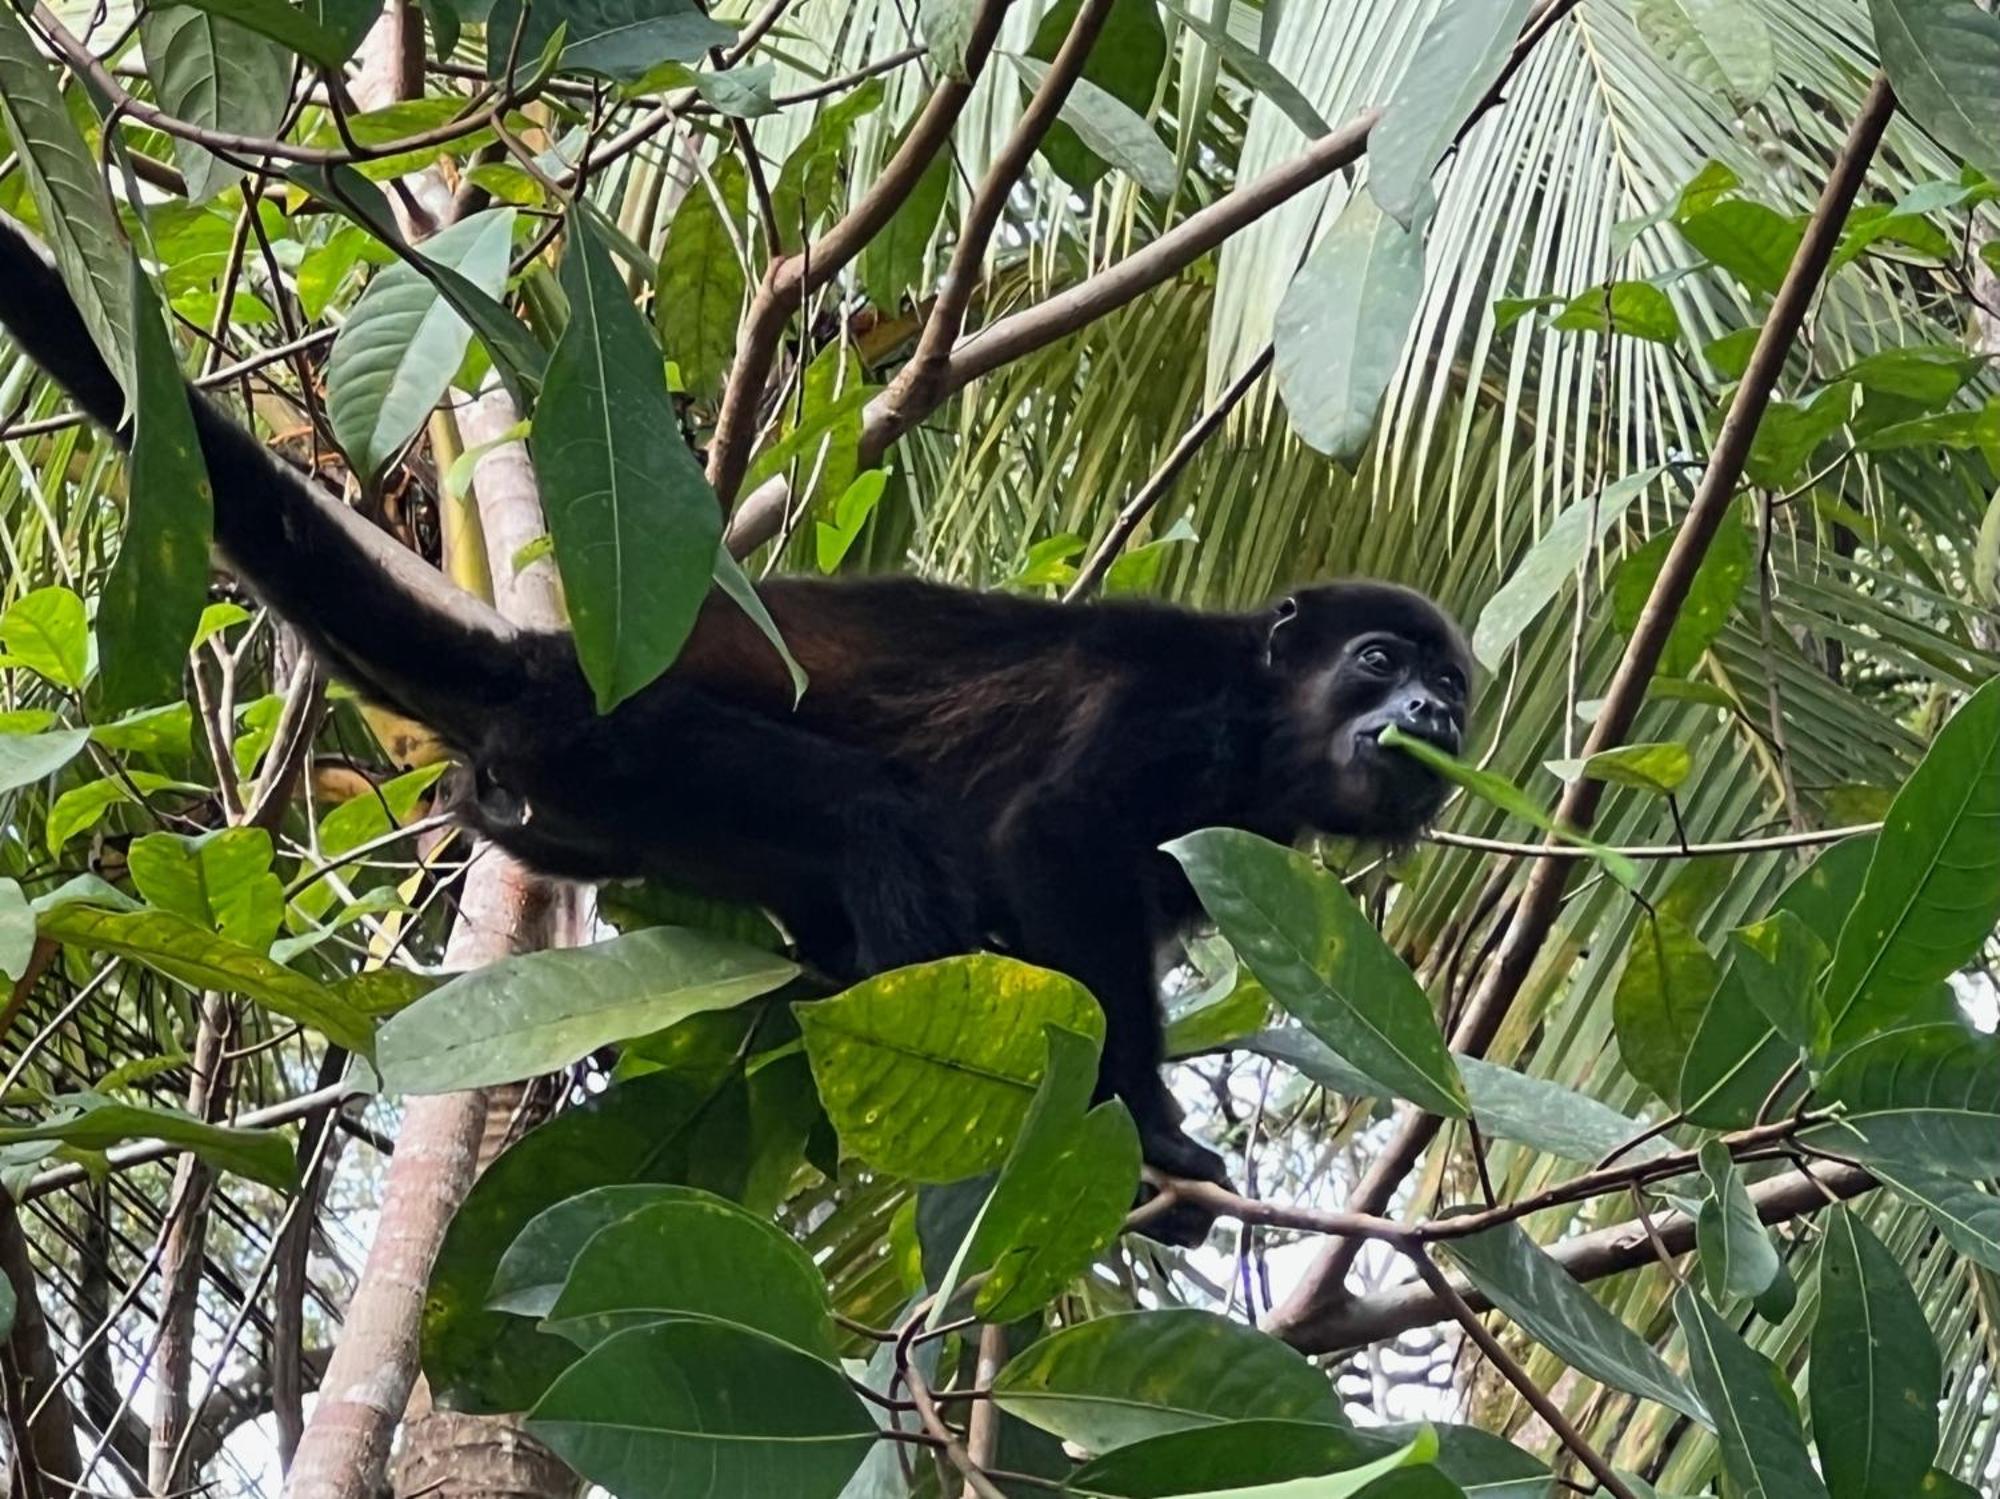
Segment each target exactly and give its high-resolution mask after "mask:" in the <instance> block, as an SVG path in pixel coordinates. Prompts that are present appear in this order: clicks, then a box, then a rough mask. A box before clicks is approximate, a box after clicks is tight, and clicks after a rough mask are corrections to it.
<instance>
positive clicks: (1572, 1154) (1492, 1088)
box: [1243, 1027, 1670, 1165]
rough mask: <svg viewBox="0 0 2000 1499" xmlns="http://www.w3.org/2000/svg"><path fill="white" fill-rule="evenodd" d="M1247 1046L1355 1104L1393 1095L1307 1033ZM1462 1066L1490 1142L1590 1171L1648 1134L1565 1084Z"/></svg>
mask: <svg viewBox="0 0 2000 1499" xmlns="http://www.w3.org/2000/svg"><path fill="white" fill-rule="evenodd" d="M1243 1047H1244V1049H1245V1050H1246V1051H1253V1052H1256V1053H1257V1054H1258V1055H1260V1056H1267V1057H1275V1058H1276V1059H1277V1060H1278V1061H1281V1062H1283V1063H1285V1064H1286V1065H1288V1066H1291V1067H1296V1068H1297V1069H1298V1070H1299V1071H1300V1072H1302V1073H1304V1074H1305V1075H1306V1076H1307V1077H1309V1078H1311V1079H1312V1080H1313V1081H1314V1082H1315V1083H1318V1084H1319V1085H1320V1086H1321V1087H1322V1088H1330V1089H1331V1090H1332V1091H1334V1092H1335V1093H1339V1094H1342V1095H1344V1096H1346V1097H1349V1098H1373V1097H1379V1096H1383V1095H1385V1094H1387V1092H1388V1089H1386V1088H1384V1087H1383V1086H1382V1085H1381V1084H1380V1083H1378V1082H1376V1081H1375V1080H1374V1079H1373V1078H1371V1077H1369V1076H1367V1074H1365V1073H1363V1072H1362V1071H1361V1070H1360V1069H1359V1068H1357V1067H1353V1066H1350V1065H1349V1064H1348V1063H1346V1062H1344V1061H1342V1060H1341V1059H1340V1058H1339V1057H1337V1056H1335V1055H1334V1053H1333V1051H1332V1050H1331V1049H1330V1048H1329V1047H1328V1046H1327V1045H1326V1044H1325V1043H1324V1042H1322V1041H1320V1040H1319V1039H1318V1038H1317V1037H1315V1036H1314V1035H1312V1033H1311V1032H1309V1031H1306V1030H1302V1029H1298V1028H1295V1027H1286V1028H1282V1029H1272V1030H1262V1031H1258V1032H1257V1033H1256V1034H1255V1035H1253V1036H1250V1037H1248V1038H1247V1039H1245V1040H1244V1042H1243ZM1457 1062H1458V1072H1459V1076H1460V1077H1462V1078H1463V1079H1464V1080H1465V1092H1466V1096H1467V1097H1468V1098H1469V1099H1470V1100H1471V1103H1472V1117H1473V1118H1474V1119H1476V1120H1477V1121H1478V1122H1479V1128H1480V1129H1481V1130H1482V1131H1484V1132H1485V1133H1486V1135H1487V1136H1488V1137H1489V1138H1492V1139H1496V1140H1518V1141H1520V1142H1521V1143H1522V1144H1524V1145H1531V1146H1533V1147H1534V1148H1535V1149H1536V1150H1543V1151H1547V1152H1548V1153H1549V1154H1550V1155H1553V1156H1558V1157H1560V1158H1561V1159H1563V1160H1566V1161H1580V1162H1582V1163H1583V1164H1584V1165H1590V1164H1592V1163H1594V1162H1596V1161H1599V1160H1601V1159H1603V1158H1604V1157H1605V1156H1607V1155H1609V1154H1610V1153H1611V1152H1612V1151H1613V1150H1615V1149H1617V1148H1618V1147H1619V1146H1621V1145H1624V1144H1625V1143H1626V1142H1627V1141H1629V1140H1631V1139H1633V1138H1634V1137H1636V1136H1637V1135H1639V1134H1640V1133H1641V1132H1642V1131H1643V1130H1644V1129H1645V1125H1643V1124H1642V1123H1640V1122H1639V1121H1638V1120H1636V1119H1633V1118H1631V1117H1630V1116H1628V1115H1625V1114H1621V1113H1619V1112H1618V1111H1617V1110H1616V1109H1614V1108H1610V1107H1609V1106H1607V1105H1605V1104H1602V1103H1599V1102H1598V1101H1597V1100H1596V1099H1594V1098H1592V1097H1591V1096H1590V1095H1589V1094H1587V1093H1579V1092H1577V1091H1576V1090H1575V1089H1573V1088H1565V1087H1563V1086H1562V1085H1561V1084H1560V1083H1552V1082H1549V1081H1547V1080H1545V1079H1543V1078H1537V1077H1529V1076H1528V1075H1527V1074H1525V1073H1521V1072H1516V1071H1514V1070H1513V1069H1512V1068H1511V1067H1502V1066H1501V1065H1500V1064H1499V1063H1497V1062H1489V1061H1486V1060H1485V1059H1484V1058H1481V1057H1468V1056H1459V1057H1457ZM1669 1148H1670V1147H1669V1146H1668V1145H1666V1144H1665V1143H1664V1142H1663V1141H1660V1140H1647V1141H1644V1142H1642V1143H1641V1144H1639V1145H1635V1146H1633V1147H1632V1149H1631V1151H1630V1154H1631V1155H1632V1157H1633V1158H1635V1159H1639V1160H1643V1159H1644V1158H1645V1157H1647V1156H1649V1155H1659V1154H1662V1153H1663V1152H1665V1151H1666V1150H1668V1149H1669Z"/></svg>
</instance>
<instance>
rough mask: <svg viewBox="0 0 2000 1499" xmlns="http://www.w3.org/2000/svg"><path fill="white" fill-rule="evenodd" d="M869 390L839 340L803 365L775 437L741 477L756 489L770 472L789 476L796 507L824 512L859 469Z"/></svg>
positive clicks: (854, 357)
mask: <svg viewBox="0 0 2000 1499" xmlns="http://www.w3.org/2000/svg"><path fill="white" fill-rule="evenodd" d="M873 394H874V390H873V389H872V388H871V387H870V386H869V384H868V379H867V374H866V372H865V371H864V370H863V369H862V367H861V359H860V356H859V355H857V354H856V353H855V352H854V350H853V349H852V348H850V347H847V346H846V345H844V344H841V343H839V342H834V343H830V344H828V345H827V346H826V347H825V348H824V349H822V350H820V352H819V353H818V354H817V355H815V356H814V357H813V359H812V360H811V361H810V362H809V363H808V364H807V365H806V367H805V371H804V373H803V374H802V375H801V376H800V377H799V379H798V383H797V386H796V387H795V388H794V390H793V391H792V392H791V393H790V395H789V396H788V399H787V401H786V405H785V413H784V416H783V419H782V420H781V421H780V422H779V424H778V429H777V435H776V437H775V438H774V439H773V441H771V442H770V443H768V444H767V445H766V446H765V447H764V448H763V450H762V451H760V452H759V453H758V454H757V457H756V458H755V460H754V461H753V462H752V463H751V464H750V467H749V470H748V471H747V473H746V474H745V476H744V481H743V482H744V484H745V486H746V487H755V486H756V485H757V484H759V483H761V482H763V480H764V479H765V478H766V477H768V476H769V475H771V474H775V473H779V472H781V471H783V472H786V473H788V475H789V478H790V481H791V483H792V484H793V486H794V491H793V492H794V495H795V496H796V498H795V499H794V502H793V503H795V504H804V505H809V506H811V507H812V508H814V509H823V508H825V505H826V497H828V496H838V495H839V494H840V493H841V492H842V491H843V490H845V489H846V488H847V486H848V485H849V484H850V483H851V482H853V480H854V477H855V474H856V471H857V469H858V468H859V466H860V447H861V410H862V407H864V406H865V405H867V403H868V400H869V397H871V396H872V395H873Z"/></svg>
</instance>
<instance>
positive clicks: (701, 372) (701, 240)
mask: <svg viewBox="0 0 2000 1499" xmlns="http://www.w3.org/2000/svg"><path fill="white" fill-rule="evenodd" d="M710 175H711V177H713V179H714V182H715V190H714V191H713V192H710V191H709V189H708V186H707V184H706V183H702V182H696V183H694V184H693V185H692V186H690V187H689V189H688V193H687V196H686V197H685V198H683V199H681V206H680V207H679V208H677V209H675V210H674V218H673V223H672V225H671V226H670V227H669V228H668V230H667V241H666V243H665V244H664V245H663V246H661V248H660V265H659V270H658V271H657V273H656V274H655V276H654V278H653V285H654V291H653V318H654V322H655V324H656V325H657V326H658V328H659V330H660V342H661V343H662V344H663V345H664V346H665V347H666V351H667V357H668V358H669V359H672V360H673V361H674V362H675V363H676V364H678V365H679V366H680V370H681V381H682V383H683V384H684V385H685V386H686V388H687V391H688V394H689V395H691V396H693V397H695V399H697V400H703V401H712V400H714V399H715V398H716V397H717V396H718V395H720V394H721V392H722V377H723V376H724V375H726V374H728V373H729V361H730V359H731V358H732V357H733V356H734V354H735V352H736V325H737V323H738V321H739V320H740V319H741V317H742V312H743V296H744V292H745V290H746V289H747V283H746V281H745V278H744V274H743V261H742V259H741V258H740V256H739V254H738V251H737V235H738V234H740V233H742V227H743V225H744V223H745V222H746V221H745V218H744V214H745V211H746V205H747V204H748V202H749V197H748V194H749V188H748V186H747V185H746V184H747V179H746V178H745V176H744V173H743V163H742V162H741V161H739V160H738V159H737V158H736V157H734V156H723V157H721V158H719V159H718V160H717V161H716V163H715V166H714V168H713V169H712V171H711V173H710ZM718 197H719V198H720V199H721V200H722V201H721V204H720V206H718V205H717V202H716V199H717V198H718ZM731 226H735V228H736V233H734V234H733V233H731Z"/></svg>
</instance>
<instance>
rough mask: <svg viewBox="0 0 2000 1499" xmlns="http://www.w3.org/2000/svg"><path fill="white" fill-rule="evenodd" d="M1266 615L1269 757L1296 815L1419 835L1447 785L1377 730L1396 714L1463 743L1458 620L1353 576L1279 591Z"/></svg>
mask: <svg viewBox="0 0 2000 1499" xmlns="http://www.w3.org/2000/svg"><path fill="white" fill-rule="evenodd" d="M1264 626H1265V629H1266V631H1267V634H1266V637H1265V659H1266V661H1267V662H1268V663H1269V667H1270V670H1271V671H1272V673H1273V674H1274V676H1275V677H1276V679H1277V685H1278V688H1279V694H1280V702H1281V704H1282V707H1281V710H1280V712H1279V714H1278V734H1277V736H1276V739H1277V742H1276V743H1275V744H1274V745H1273V746H1272V749H1273V750H1274V752H1275V755H1276V759H1275V763H1272V764H1271V765H1270V767H1269V768H1270V771H1271V773H1272V774H1273V775H1275V776H1277V777H1280V778H1282V784H1283V785H1284V786H1286V787H1287V788H1288V795H1289V797H1290V798H1291V799H1292V806H1291V808H1290V810H1291V812H1292V814H1293V815H1294V816H1296V817H1297V818H1298V820H1299V821H1301V822H1303V823H1304V824H1305V825H1306V826H1308V827H1310V828H1313V829H1314V830H1316V831H1318V832H1322V833H1335V834H1346V835H1350V836H1355V837H1365V838H1385V839H1391V840H1401V839H1406V838H1409V837H1412V836H1414V835H1415V834H1416V833H1417V832H1418V831H1419V830H1420V829H1422V827H1423V826H1424V824H1425V823H1427V822H1428V821H1429V820H1430V819H1431V817H1432V816H1433V815H1434V814H1435V813H1436V811H1437V809H1438V806H1439V805H1440V803H1441V802H1442V801H1443V799H1444V792H1445V786H1444V783H1443V782H1442V781H1441V780H1440V779H1439V778H1438V777H1437V776H1436V775H1435V774H1434V773H1433V772H1431V771H1430V770H1428V769H1426V768H1425V767H1424V766H1423V765H1421V764H1419V763H1418V762H1417V761H1416V760H1414V759H1412V758H1411V757H1410V756H1408V755H1406V754H1403V753H1402V752H1401V751H1399V750H1395V749H1391V748H1389V747H1387V746H1385V745H1384V744H1382V742H1381V739H1382V731H1383V730H1384V729H1386V728H1388V727H1389V726H1390V725H1391V724H1394V725H1395V726H1396V727H1397V728H1398V729H1400V730H1402V731H1403V732H1404V733H1406V734H1409V735H1411V736H1413V737H1415V738H1418V739H1423V740H1427V741H1429V742H1430V743H1432V744H1434V745H1436V746H1437V747H1438V748H1439V749H1442V750H1446V751H1448V752H1449V753H1451V754H1457V753H1458V751H1459V748H1460V746H1461V744H1462V743H1463V741H1464V738H1465V729H1466V714H1467V711H1468V709H1469V707H1470V702H1471V699H1470V692H1471V683H1472V659H1471V652H1470V651H1469V650H1467V648H1466V644H1465V637H1464V635H1463V634H1462V633H1461V632H1460V630H1459V628H1458V626H1457V624H1455V623H1454V622H1453V621H1452V619H1451V617H1450V616H1449V615H1447V614H1446V613H1445V612H1444V611H1443V610H1442V609H1440V608H1438V606H1437V605H1436V604H1434V603H1432V602H1431V601H1430V600H1429V599H1428V598H1426V597H1424V595H1422V594H1421V593H1417V592H1415V591H1414V590H1412V589H1408V588H1401V587H1398V586H1396V585H1395V584H1392V583H1376V582H1362V581H1352V582H1341V583H1327V584H1321V585H1319V586H1317V587H1313V588H1304V589H1300V590H1299V591H1298V592H1296V593H1293V594H1291V595H1289V596H1288V597H1286V598H1283V599H1280V600H1279V601H1278V602H1277V603H1275V604H1273V605H1272V606H1271V607H1270V609H1269V610H1267V611H1266V613H1265V615H1264Z"/></svg>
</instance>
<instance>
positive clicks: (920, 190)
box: [730, 111, 952, 570]
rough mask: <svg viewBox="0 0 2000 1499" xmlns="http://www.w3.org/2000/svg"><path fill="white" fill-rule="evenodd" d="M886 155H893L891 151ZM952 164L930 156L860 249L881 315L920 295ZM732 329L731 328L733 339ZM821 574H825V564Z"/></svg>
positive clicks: (864, 281) (865, 282) (867, 285)
mask: <svg viewBox="0 0 2000 1499" xmlns="http://www.w3.org/2000/svg"><path fill="white" fill-rule="evenodd" d="M920 116H921V111H919V112H918V113H913V114H912V115H911V116H910V118H909V119H908V120H906V121H905V122H904V124H903V128H902V130H901V131H900V132H898V134H897V136H896V148H897V149H900V148H901V146H902V143H903V142H904V141H905V140H906V139H907V138H908V137H909V133H910V127H911V126H912V125H914V124H916V122H917V120H918V119H919V118H920ZM890 154H891V155H894V151H891V153H890ZM951 160H952V158H951V152H949V151H940V152H938V153H937V154H936V155H935V156H933V157H932V158H931V160H930V164H929V165H928V166H926V167H925V168H924V170H923V175H922V176H920V177H918V178H917V185H916V186H915V187H914V188H912V189H911V190H910V195H909V196H908V197H907V198H905V199H903V201H902V202H901V203H899V204H898V205H897V206H896V211H895V212H894V213H893V214H891V215H890V216H889V222H888V223H886V224H884V225H883V226H882V228H881V231H880V232H879V233H877V234H876V236H875V237H874V238H873V239H871V240H870V241H868V243H867V244H866V245H864V246H863V247H862V250H861V263H860V269H861V285H862V286H863V288H864V289H866V291H867V293H868V300H869V301H871V302H873V303H874V304H875V306H876V307H877V309H878V310H880V311H881V313H882V314H883V315H884V316H885V317H886V316H889V315H891V314H893V313H894V312H895V311H896V310H897V309H898V308H900V307H901V306H902V305H903V298H904V296H905V295H906V294H907V295H908V296H910V297H912V298H914V297H918V296H920V295H921V294H922V293H923V290H924V286H925V281H924V267H925V264H926V256H927V253H928V251H929V249H930V243H931V239H932V237H933V236H934V235H935V234H936V233H937V229H938V223H939V221H940V220H941V219H943V217H944V210H945V204H946V203H947V202H948V201H949V200H950V198H951ZM735 331H736V330H735V329H734V328H732V329H730V335H731V337H732V339H733V337H734V335H735ZM822 570H826V569H825V568H824V566H822Z"/></svg>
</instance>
